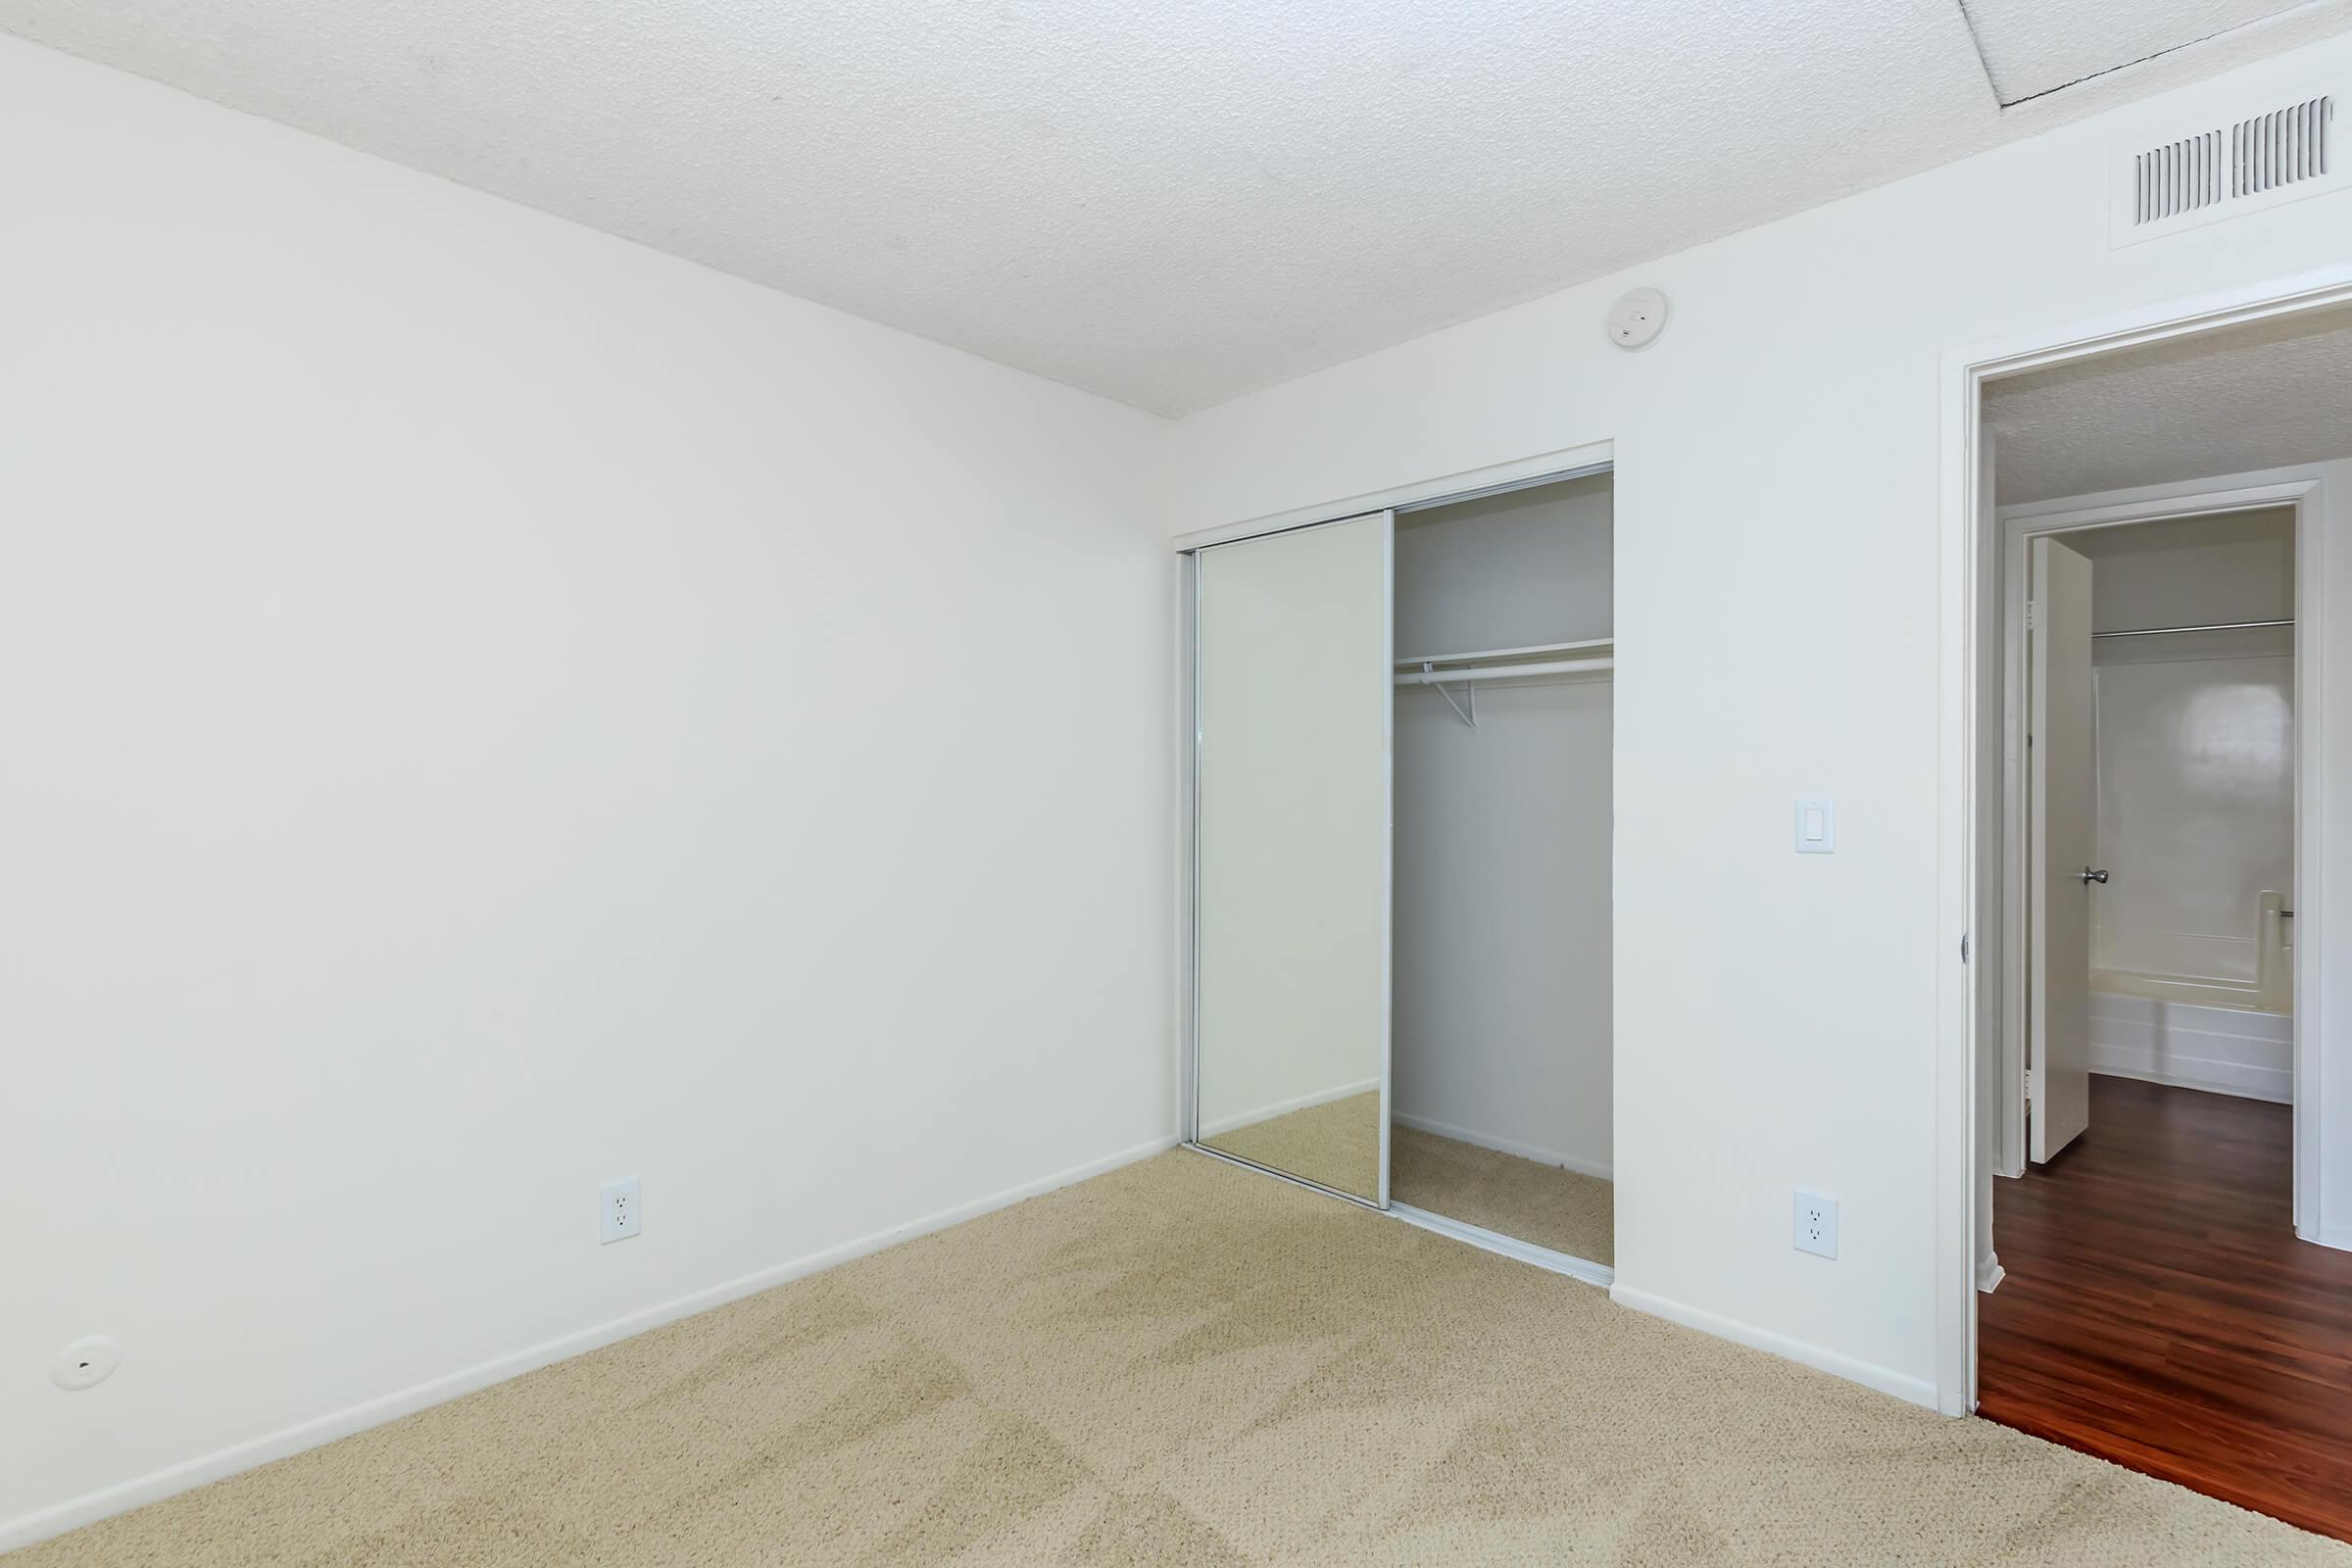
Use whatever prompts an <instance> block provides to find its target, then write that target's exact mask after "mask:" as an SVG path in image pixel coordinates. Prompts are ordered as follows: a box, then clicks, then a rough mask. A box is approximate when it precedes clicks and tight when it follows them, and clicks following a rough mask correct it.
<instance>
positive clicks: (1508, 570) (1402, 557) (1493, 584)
mask: <svg viewBox="0 0 2352 1568" xmlns="http://www.w3.org/2000/svg"><path fill="white" fill-rule="evenodd" d="M1610 522H1611V519H1610V479H1609V476H1608V475H1607V474H1595V475H1593V476H1591V477H1588V478H1583V479H1574V480H1568V481H1565V482H1562V483H1558V484H1551V485H1544V486H1541V487H1538V488H1534V489H1527V490H1515V491H1509V492H1506V493H1504V494H1501V495H1495V496H1488V497H1485V498H1482V499H1478V500H1473V501H1464V502H1458V503H1455V504H1453V505H1450V506H1444V507H1434V508H1430V509H1428V510H1426V511H1420V512H1412V513H1406V514H1403V515H1399V516H1398V517H1397V566H1396V606H1397V632H1396V635H1397V649H1398V658H1397V664H1396V674H1395V676H1394V681H1395V686H1396V698H1395V701H1396V730H1395V734H1396V760H1395V767H1396V803H1395V816H1396V822H1395V829H1394V834H1395V855H1396V957H1395V966H1394V971H1393V985H1394V996H1395V1011H1394V1016H1393V1045H1392V1051H1393V1071H1394V1080H1395V1081H1394V1089H1393V1093H1392V1096H1391V1101H1390V1107H1389V1120H1390V1132H1389V1137H1390V1146H1389V1147H1390V1178H1389V1191H1390V1197H1391V1199H1392V1201H1394V1202H1395V1203H1397V1204H1398V1205H1401V1206H1405V1207H1408V1208H1411V1209H1417V1210H1421V1211H1424V1212H1426V1213H1429V1214H1433V1215H1438V1216H1442V1217H1443V1218H1445V1219H1447V1220H1451V1221H1453V1222H1455V1223H1457V1224H1461V1225H1469V1226H1475V1227H1477V1228H1479V1229H1480V1230H1484V1231H1488V1232H1493V1233H1495V1234H1498V1235H1500V1236H1503V1237H1507V1238H1509V1239H1511V1240H1513V1241H1516V1242H1519V1243H1522V1244H1526V1245H1528V1246H1532V1247H1535V1248H1540V1249H1543V1250H1546V1251H1551V1252H1557V1253H1562V1254H1565V1255H1567V1256H1570V1257H1575V1258H1581V1259H1584V1260H1586V1261H1588V1262H1592V1263H1597V1264H1601V1265H1604V1266H1606V1265H1609V1264H1611V1263H1612V1261H1613V1258H1614V1247H1613V1245H1612V1238H1613V1217H1614V1206H1615V1205H1614V1201H1613V1197H1614V1195H1613V1190H1612V1188H1611V1186H1610V1179H1609V1178H1610V1169H1611V1148H1610V1092H1609V1067H1610V1061H1609V1057H1610V996H1609V980H1610V975H1609V968H1610V941H1609V902H1610V888H1609V841H1610V775H1611V747H1610V736H1611V709H1612V699H1613V695H1614V689H1613V684H1612V678H1613V674H1614V671H1615V667H1616V658H1615V644H1614V641H1613V632H1614V618H1613V616H1612V613H1611V608H1612V607H1611V598H1612V596H1611V570H1610V564H1611V526H1610Z"/></svg>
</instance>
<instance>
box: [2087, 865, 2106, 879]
mask: <svg viewBox="0 0 2352 1568" xmlns="http://www.w3.org/2000/svg"><path fill="white" fill-rule="evenodd" d="M2082 880H2083V881H2085V882H2101V883H2103V882H2105V881H2106V880H2107V873H2106V871H2104V870H2098V871H2093V870H2092V869H2091V868H2090V867H2089V866H2087V865H2086V866H2084V867H2083V868H2082Z"/></svg>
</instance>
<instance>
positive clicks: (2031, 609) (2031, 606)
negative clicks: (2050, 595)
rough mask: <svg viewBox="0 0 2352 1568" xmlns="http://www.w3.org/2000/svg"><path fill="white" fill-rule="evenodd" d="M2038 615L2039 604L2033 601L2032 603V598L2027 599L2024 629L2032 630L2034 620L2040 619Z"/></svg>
mask: <svg viewBox="0 0 2352 1568" xmlns="http://www.w3.org/2000/svg"><path fill="white" fill-rule="evenodd" d="M2040 617H2041V607H2040V606H2039V605H2037V604H2035V603H2034V601H2033V600H2031V599H2029V600H2027V601H2026V630H2028V631H2032V630H2033V629H2034V622H2035V621H2036V620H2038V619H2040Z"/></svg>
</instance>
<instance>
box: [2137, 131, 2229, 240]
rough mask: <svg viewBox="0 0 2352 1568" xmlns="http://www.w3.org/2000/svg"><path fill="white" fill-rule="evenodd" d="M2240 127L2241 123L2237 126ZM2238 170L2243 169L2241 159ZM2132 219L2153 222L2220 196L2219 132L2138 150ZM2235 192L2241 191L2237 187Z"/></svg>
mask: <svg viewBox="0 0 2352 1568" xmlns="http://www.w3.org/2000/svg"><path fill="white" fill-rule="evenodd" d="M2238 128H2239V129H2240V130H2243V129H2244V128H2245V127H2244V126H2243V125H2241V126H2239V127H2238ZM2238 167H2239V172H2241V173H2242V172H2243V171H2244V164H2243V162H2242V160H2241V161H2240V164H2239V166H2238ZM2135 173H2136V176H2137V177H2136V179H2135V180H2134V182H2133V189H2134V190H2135V191H2136V192H2137V195H2136V198H2135V202H2134V211H2133V216H2132V219H2131V221H2133V222H2134V223H2153V222H2155V221H2157V220H2159V219H2163V218H2173V217H2176V216H2178V215H2180V214H2181V213H2186V212H2192V211H2194V210H2195V209H2197V208H2199V207H2210V206H2212V205H2213V204H2214V203H2215V202H2218V201H2220V200H2221V199H2222V133H2221V132H2220V131H2218V130H2209V131H2207V132H2205V134H2204V135H2202V136H2189V137H2185V138H2183V139H2182V140H2180V141H2176V142H2172V143H2169V144H2167V145H2165V146H2162V147H2156V148H2151V149H2150V150H2149V151H2147V152H2144V153H2141V154H2140V155H2139V158H2138V163H2137V167H2136V170H2135ZM2238 194H2240V195H2243V194H2244V188H2243V187H2242V186H2240V187H2239V190H2238Z"/></svg>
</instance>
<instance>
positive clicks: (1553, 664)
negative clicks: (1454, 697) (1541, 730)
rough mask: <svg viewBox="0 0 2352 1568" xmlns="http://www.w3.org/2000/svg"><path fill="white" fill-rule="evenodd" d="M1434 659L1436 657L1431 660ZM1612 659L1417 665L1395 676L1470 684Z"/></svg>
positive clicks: (1601, 664)
mask: <svg viewBox="0 0 2352 1568" xmlns="http://www.w3.org/2000/svg"><path fill="white" fill-rule="evenodd" d="M1431 662H1435V661H1431ZM1616 667H1617V661H1615V660H1614V659H1552V660H1545V661H1544V662H1541V663H1535V664H1489V665H1487V666H1485V667H1484V668H1481V669H1419V670H1414V671H1412V672H1410V673H1409V674H1401V675H1398V676H1397V685H1399V686H1473V685H1476V684H1477V683H1478V682H1480V681H1482V680H1516V679H1518V678H1519V677H1520V676H1523V675H1571V674H1577V673H1580V672H1582V671H1584V670H1588V669H1591V670H1602V669H1615V668H1616Z"/></svg>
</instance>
